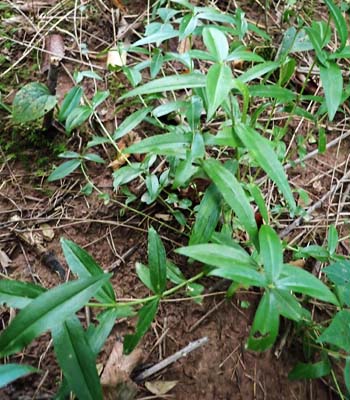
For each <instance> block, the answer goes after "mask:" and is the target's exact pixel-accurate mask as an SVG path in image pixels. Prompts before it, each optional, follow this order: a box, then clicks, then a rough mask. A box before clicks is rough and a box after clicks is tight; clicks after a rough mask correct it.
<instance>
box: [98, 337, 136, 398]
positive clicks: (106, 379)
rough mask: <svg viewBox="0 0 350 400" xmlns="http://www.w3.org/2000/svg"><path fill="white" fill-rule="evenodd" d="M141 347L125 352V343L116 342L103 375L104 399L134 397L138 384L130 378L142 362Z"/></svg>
mask: <svg viewBox="0 0 350 400" xmlns="http://www.w3.org/2000/svg"><path fill="white" fill-rule="evenodd" d="M142 357H143V354H142V351H141V349H136V350H135V351H133V352H132V353H131V354H129V355H127V356H126V355H124V354H123V344H122V343H120V342H116V343H115V345H114V347H113V349H112V352H111V355H110V356H109V359H108V361H107V363H106V366H105V368H104V371H103V373H102V376H101V384H102V387H103V393H104V399H105V400H109V399H126V400H128V399H130V400H131V399H134V398H135V395H136V393H137V386H136V385H135V384H134V383H133V382H132V380H131V379H130V374H131V372H132V371H133V369H134V368H135V367H136V366H137V365H138V364H139V363H140V362H141V359H142Z"/></svg>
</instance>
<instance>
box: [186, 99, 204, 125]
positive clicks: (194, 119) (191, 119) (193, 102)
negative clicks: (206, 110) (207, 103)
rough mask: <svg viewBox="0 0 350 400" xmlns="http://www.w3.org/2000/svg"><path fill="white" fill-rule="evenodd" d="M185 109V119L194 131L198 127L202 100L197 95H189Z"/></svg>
mask: <svg viewBox="0 0 350 400" xmlns="http://www.w3.org/2000/svg"><path fill="white" fill-rule="evenodd" d="M186 105H187V111H186V118H187V121H188V123H189V125H190V127H191V129H192V131H194V130H195V129H198V126H199V124H200V118H201V114H202V110H203V101H202V99H201V98H200V97H199V96H195V95H194V96H191V98H190V101H189V103H186Z"/></svg>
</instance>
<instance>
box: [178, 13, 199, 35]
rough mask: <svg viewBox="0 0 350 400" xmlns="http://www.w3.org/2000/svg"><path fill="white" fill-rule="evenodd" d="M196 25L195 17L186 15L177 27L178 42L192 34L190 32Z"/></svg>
mask: <svg viewBox="0 0 350 400" xmlns="http://www.w3.org/2000/svg"><path fill="white" fill-rule="evenodd" d="M197 23H198V19H197V16H196V15H192V14H186V15H185V16H184V17H183V18H182V20H181V23H180V27H179V33H180V35H179V40H183V39H184V38H185V37H187V36H189V35H191V34H192V32H193V31H194V30H195V29H196V26H197Z"/></svg>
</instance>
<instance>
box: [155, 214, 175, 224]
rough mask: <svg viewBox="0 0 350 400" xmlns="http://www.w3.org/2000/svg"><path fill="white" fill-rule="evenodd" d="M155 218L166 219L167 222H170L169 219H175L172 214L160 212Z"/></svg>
mask: <svg viewBox="0 0 350 400" xmlns="http://www.w3.org/2000/svg"><path fill="white" fill-rule="evenodd" d="M155 218H157V219H160V220H162V221H166V222H169V221H172V220H173V216H172V215H170V214H161V213H158V214H156V215H155Z"/></svg>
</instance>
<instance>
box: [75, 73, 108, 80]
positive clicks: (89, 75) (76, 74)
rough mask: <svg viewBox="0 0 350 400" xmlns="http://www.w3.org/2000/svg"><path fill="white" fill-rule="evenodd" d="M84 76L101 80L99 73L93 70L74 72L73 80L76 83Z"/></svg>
mask: <svg viewBox="0 0 350 400" xmlns="http://www.w3.org/2000/svg"><path fill="white" fill-rule="evenodd" d="M84 78H90V79H97V80H98V81H102V78H101V77H100V75H98V74H97V73H96V72H95V71H78V72H74V80H75V82H76V83H80V82H82V80H83V79H84Z"/></svg>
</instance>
